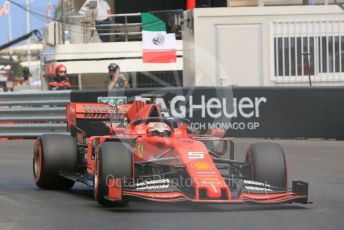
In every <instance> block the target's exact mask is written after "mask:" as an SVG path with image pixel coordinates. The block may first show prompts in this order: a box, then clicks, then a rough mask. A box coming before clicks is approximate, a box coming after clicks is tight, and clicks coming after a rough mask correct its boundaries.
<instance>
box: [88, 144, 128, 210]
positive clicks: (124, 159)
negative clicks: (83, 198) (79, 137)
mask: <svg viewBox="0 0 344 230" xmlns="http://www.w3.org/2000/svg"><path fill="white" fill-rule="evenodd" d="M132 170H133V156H132V153H131V152H130V151H129V150H128V148H127V147H126V146H125V144H123V143H122V142H105V143H103V144H102V145H101V146H100V148H99V153H98V155H97V157H96V161H95V175H94V197H95V199H96V201H97V202H98V203H99V204H100V205H103V206H108V207H121V206H126V205H127V204H128V203H129V202H128V201H126V200H121V201H110V200H108V199H106V198H105V197H106V196H108V191H109V187H108V180H109V178H111V179H120V180H121V182H122V184H123V182H126V181H129V180H131V178H132Z"/></svg>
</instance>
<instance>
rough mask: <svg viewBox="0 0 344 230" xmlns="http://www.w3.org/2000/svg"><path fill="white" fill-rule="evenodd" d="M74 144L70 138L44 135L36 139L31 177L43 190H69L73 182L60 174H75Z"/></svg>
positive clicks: (75, 153)
mask: <svg viewBox="0 0 344 230" xmlns="http://www.w3.org/2000/svg"><path fill="white" fill-rule="evenodd" d="M77 162H78V157H77V150H76V142H75V140H74V138H73V137H72V136H69V135H60V134H44V135H42V136H40V137H38V138H37V140H36V142H35V146H34V154H33V176H34V180H35V183H36V185H37V186H38V187H39V188H43V189H61V190H64V189H70V188H72V187H73V185H74V183H75V181H73V180H69V179H67V178H64V177H61V176H60V175H59V173H60V172H75V171H76V168H77Z"/></svg>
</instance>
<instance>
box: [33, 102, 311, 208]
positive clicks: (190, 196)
mask: <svg viewBox="0 0 344 230" xmlns="http://www.w3.org/2000/svg"><path fill="white" fill-rule="evenodd" d="M164 114H165V111H162V110H161V108H160V107H159V106H158V105H157V104H155V103H151V104H147V103H145V102H141V101H135V100H134V101H133V102H131V103H128V104H120V105H117V106H110V105H107V104H101V103H69V104H68V106H67V117H68V119H67V120H68V130H69V131H70V134H71V135H57V134H46V135H42V136H40V137H39V138H38V139H37V141H36V142H35V146H34V157H33V174H34V180H35V183H36V185H37V186H38V187H40V188H45V189H69V188H71V187H72V186H73V185H74V183H75V182H76V181H79V182H82V183H85V184H86V185H88V186H91V187H92V188H93V189H94V197H95V199H96V200H97V201H98V202H99V203H100V204H101V205H106V206H123V205H125V204H127V203H128V202H129V201H132V200H137V199H140V200H142V199H145V200H151V201H161V202H176V201H191V202H199V203H202V202H203V203H246V202H250V203H260V204H277V203H293V202H295V203H302V204H306V203H308V201H307V200H308V184H307V183H305V182H302V181H293V182H292V188H291V189H288V188H287V184H288V170H287V160H286V157H285V154H284V152H283V149H282V148H281V146H280V145H278V144H275V143H256V144H252V145H251V146H250V147H249V149H248V150H247V153H246V160H245V161H244V162H239V161H236V160H234V146H233V142H232V141H231V139H230V138H223V137H222V135H223V131H221V130H212V132H211V134H210V135H200V134H196V133H195V132H194V131H193V130H192V128H191V125H190V122H189V121H188V120H186V119H181V118H173V117H168V116H164ZM228 154H229V156H230V157H228V159H225V158H224V157H223V156H226V155H228Z"/></svg>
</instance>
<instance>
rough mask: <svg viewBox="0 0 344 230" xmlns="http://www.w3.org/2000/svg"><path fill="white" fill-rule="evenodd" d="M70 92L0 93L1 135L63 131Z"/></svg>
mask: <svg viewBox="0 0 344 230" xmlns="http://www.w3.org/2000/svg"><path fill="white" fill-rule="evenodd" d="M69 101H70V91H58V92H50V91H49V92H19V93H0V137H8V138H12V137H16V138H17V137H20V138H35V137H37V136H39V135H41V134H44V133H66V132H67V125H66V109H65V106H66V104H67V103H68V102H69Z"/></svg>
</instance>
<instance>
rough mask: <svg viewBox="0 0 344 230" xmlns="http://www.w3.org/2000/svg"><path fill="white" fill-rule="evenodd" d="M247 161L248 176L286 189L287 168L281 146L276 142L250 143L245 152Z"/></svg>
mask: <svg viewBox="0 0 344 230" xmlns="http://www.w3.org/2000/svg"><path fill="white" fill-rule="evenodd" d="M246 162H248V163H249V166H250V168H249V172H248V177H249V179H251V180H254V181H259V182H262V183H268V184H270V185H272V186H275V187H278V188H279V189H281V190H287V183H288V181H287V180H288V179H287V178H288V170H287V160H286V157H285V154H284V151H283V148H282V147H281V146H280V145H279V144H276V143H269V142H264V143H255V144H252V145H251V146H250V147H249V149H248V150H247V153H246Z"/></svg>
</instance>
